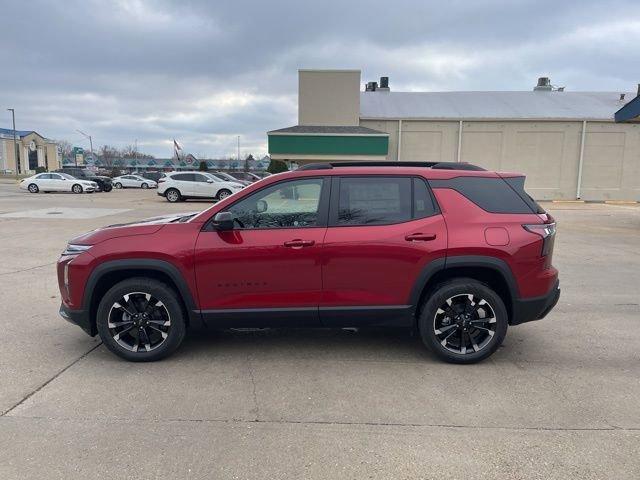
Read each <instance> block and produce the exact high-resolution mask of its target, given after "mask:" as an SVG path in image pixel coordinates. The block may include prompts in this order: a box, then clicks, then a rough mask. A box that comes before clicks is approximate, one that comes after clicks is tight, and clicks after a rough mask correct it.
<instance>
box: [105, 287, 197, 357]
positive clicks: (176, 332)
mask: <svg viewBox="0 0 640 480" xmlns="http://www.w3.org/2000/svg"><path fill="white" fill-rule="evenodd" d="M145 295H149V296H150V298H151V299H152V300H151V301H149V300H147V304H146V307H145V305H144V301H145ZM125 296H128V300H127V301H128V302H130V303H125V302H124V301H123V300H124V297H125ZM154 299H155V300H156V301H159V303H157V302H156V306H159V305H160V304H161V307H162V311H160V312H158V311H155V310H156V309H154V308H152V307H153V306H151V307H150V305H151V302H153V301H154ZM120 302H122V303H125V306H126V307H124V308H123V306H122V305H120ZM140 302H143V303H142V308H140V306H139V305H140ZM136 304H138V307H136ZM116 305H120V306H119V307H118V306H116ZM150 308H151V310H150ZM158 308H160V307H158ZM134 311H135V315H140V316H142V315H144V314H145V313H139V312H141V311H144V312H150V313H149V314H148V315H151V316H147V317H146V318H147V320H143V319H136V320H133V316H131V315H129V313H131V314H134ZM125 312H127V313H125ZM163 312H165V313H163ZM167 319H168V321H169V324H168V325H164V324H161V323H162V322H164V323H167V321H166V320H167ZM145 321H146V322H147V323H146V326H143V325H142V324H141V325H138V326H136V325H137V323H136V322H142V323H144V322H145ZM149 322H152V323H153V324H154V325H155V326H149ZM120 324H122V325H125V324H126V325H125V326H122V325H120ZM130 324H131V325H133V326H132V327H131V328H130V329H129V330H127V328H129V325H130ZM96 325H97V327H98V333H99V334H100V338H101V339H102V342H103V343H104V344H105V346H106V347H107V348H108V349H109V350H111V351H112V352H113V353H115V354H116V355H118V356H119V357H121V358H124V359H125V360H128V361H130V362H152V361H155V360H160V359H162V358H165V357H167V356H169V355H171V354H172V353H173V352H174V351H175V350H176V349H177V348H178V347H179V346H180V344H181V343H182V340H183V339H184V336H185V333H186V326H185V321H184V311H183V308H182V306H181V304H180V300H179V297H178V294H177V293H176V292H175V291H174V290H173V289H172V288H171V287H169V286H168V285H166V284H164V283H162V282H160V281H158V280H154V279H151V278H145V277H135V278H130V279H127V280H123V281H121V282H119V283H117V284H116V285H114V286H113V287H112V288H111V289H110V290H109V291H108V292H107V293H106V294H105V295H104V297H102V299H101V301H100V305H99V306H98V311H97V315H96ZM115 325H118V326H116V327H115V328H112V327H114V326H115ZM155 327H157V328H155ZM118 329H121V330H118ZM160 329H162V330H166V332H165V333H166V336H165V335H158V332H160V334H162V332H161V330H160ZM139 330H145V332H148V334H147V333H145V334H144V336H142V333H139ZM154 332H155V333H154ZM134 334H135V335H134ZM120 335H122V336H120ZM154 335H155V337H157V341H158V342H159V343H157V345H155V346H153V344H152V342H151V339H152V336H154ZM116 337H119V338H116ZM136 337H137V340H136ZM143 337H144V338H145V339H146V340H147V341H149V344H148V345H149V348H150V349H149V350H148V349H147V347H144V348H143V344H142V341H144V340H143ZM129 342H130V343H131V345H129ZM127 345H129V348H126V346H127ZM134 349H135V350H134Z"/></svg>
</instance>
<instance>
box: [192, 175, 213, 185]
mask: <svg viewBox="0 0 640 480" xmlns="http://www.w3.org/2000/svg"><path fill="white" fill-rule="evenodd" d="M207 180H210V179H209V178H207V177H205V176H204V175H202V174H200V173H194V174H193V181H194V182H204V183H207Z"/></svg>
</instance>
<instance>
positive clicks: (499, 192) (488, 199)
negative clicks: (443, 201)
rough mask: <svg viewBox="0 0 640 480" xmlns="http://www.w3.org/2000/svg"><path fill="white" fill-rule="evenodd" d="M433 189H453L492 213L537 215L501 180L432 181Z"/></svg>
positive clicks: (461, 178)
mask: <svg viewBox="0 0 640 480" xmlns="http://www.w3.org/2000/svg"><path fill="white" fill-rule="evenodd" d="M429 184H430V185H431V187H432V188H451V189H453V190H455V191H457V192H458V193H460V194H461V195H464V196H465V197H467V198H468V199H469V200H471V201H472V202H473V203H475V204H476V205H477V206H479V207H480V208H482V209H483V210H486V211H487V212H491V213H535V212H534V210H532V208H531V207H529V205H528V204H527V203H526V202H525V201H524V200H523V199H522V198H521V197H520V195H518V193H516V191H515V190H514V189H513V188H511V187H510V186H509V184H508V183H507V182H505V181H504V180H503V179H501V178H487V177H457V178H452V179H450V180H430V181H429Z"/></svg>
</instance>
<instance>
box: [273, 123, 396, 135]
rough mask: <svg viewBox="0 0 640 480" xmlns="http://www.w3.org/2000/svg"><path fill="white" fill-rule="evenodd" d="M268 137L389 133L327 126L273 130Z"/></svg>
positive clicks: (358, 127) (298, 126)
mask: <svg viewBox="0 0 640 480" xmlns="http://www.w3.org/2000/svg"><path fill="white" fill-rule="evenodd" d="M267 135H352V136H353V135H357V136H361V135H384V136H388V135H389V134H388V133H385V132H379V131H378V130H374V129H372V128H367V127H361V126H358V125H354V126H326V125H296V126H293V127H287V128H280V129H278V130H271V131H270V132H267Z"/></svg>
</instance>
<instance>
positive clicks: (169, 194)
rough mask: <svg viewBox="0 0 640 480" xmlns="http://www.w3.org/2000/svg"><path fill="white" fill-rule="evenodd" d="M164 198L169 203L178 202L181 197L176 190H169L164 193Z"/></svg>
mask: <svg viewBox="0 0 640 480" xmlns="http://www.w3.org/2000/svg"><path fill="white" fill-rule="evenodd" d="M164 196H165V197H166V198H167V200H168V201H170V202H171V203H176V202H179V201H180V200H181V199H182V195H180V192H179V191H178V190H176V189H175V188H170V189H169V190H167V191H166V192H165V194H164Z"/></svg>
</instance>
